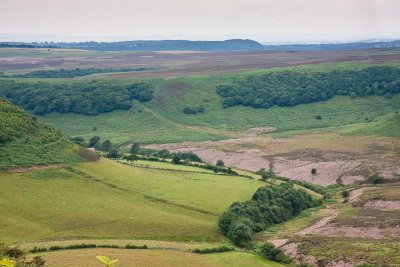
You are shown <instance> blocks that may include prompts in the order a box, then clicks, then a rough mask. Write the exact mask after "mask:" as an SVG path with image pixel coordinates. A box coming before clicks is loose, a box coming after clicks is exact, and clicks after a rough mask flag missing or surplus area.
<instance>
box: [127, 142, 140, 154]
mask: <svg viewBox="0 0 400 267" xmlns="http://www.w3.org/2000/svg"><path fill="white" fill-rule="evenodd" d="M139 150H140V145H139V143H133V144H132V146H131V149H130V151H129V153H131V154H137V153H139Z"/></svg>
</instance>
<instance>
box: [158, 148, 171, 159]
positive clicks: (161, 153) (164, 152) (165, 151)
mask: <svg viewBox="0 0 400 267" xmlns="http://www.w3.org/2000/svg"><path fill="white" fill-rule="evenodd" d="M170 155H171V153H170V152H169V151H168V149H161V150H159V151H158V152H157V156H158V157H160V158H163V159H165V158H168V157H169V156H170Z"/></svg>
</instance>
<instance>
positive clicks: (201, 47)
mask: <svg viewBox="0 0 400 267" xmlns="http://www.w3.org/2000/svg"><path fill="white" fill-rule="evenodd" d="M52 47H54V48H75V49H88V50H100V51H129V50H135V51H163V50H164V51H165V50H191V51H252V50H261V49H263V46H262V45H261V44H260V43H258V42H256V41H253V40H241V39H232V40H226V41H189V40H161V41H142V40H139V41H125V42H110V43H108V42H101V43H98V42H82V43H55V44H53V45H52Z"/></svg>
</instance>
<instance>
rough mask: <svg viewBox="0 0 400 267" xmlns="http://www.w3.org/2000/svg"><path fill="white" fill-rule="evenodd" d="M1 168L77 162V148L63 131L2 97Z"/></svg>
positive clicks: (0, 111) (0, 116)
mask: <svg viewBox="0 0 400 267" xmlns="http://www.w3.org/2000/svg"><path fill="white" fill-rule="evenodd" d="M0 131H1V132H0V133H1V135H2V136H3V138H5V140H6V141H5V142H4V140H3V143H0V170H1V169H9V168H15V167H26V166H31V165H36V164H52V163H61V162H71V161H78V160H79V158H78V156H77V155H76V154H75V151H76V149H77V148H76V147H75V146H74V145H73V144H72V143H70V142H69V141H67V140H66V139H65V138H64V137H63V135H62V134H61V132H60V131H58V130H56V129H54V128H52V127H50V126H47V125H45V124H43V123H41V122H38V121H37V120H36V118H33V117H31V116H29V115H28V114H26V113H25V112H24V111H23V110H21V109H19V108H17V107H16V106H14V105H12V104H10V103H9V102H6V101H4V100H0Z"/></svg>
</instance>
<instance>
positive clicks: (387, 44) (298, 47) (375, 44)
mask: <svg viewBox="0 0 400 267" xmlns="http://www.w3.org/2000/svg"><path fill="white" fill-rule="evenodd" d="M371 48H400V40H394V41H369V42H367V41H366V42H351V43H328V44H282V45H264V49H265V50H268V51H316V50H352V49H371Z"/></svg>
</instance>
